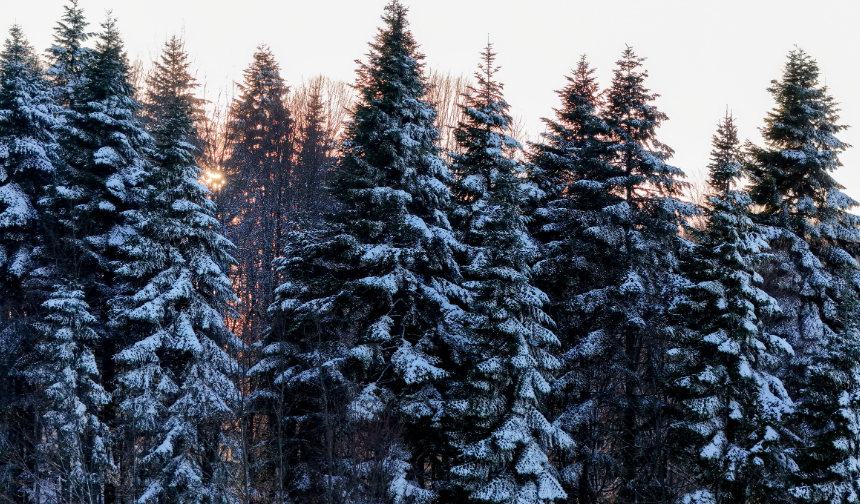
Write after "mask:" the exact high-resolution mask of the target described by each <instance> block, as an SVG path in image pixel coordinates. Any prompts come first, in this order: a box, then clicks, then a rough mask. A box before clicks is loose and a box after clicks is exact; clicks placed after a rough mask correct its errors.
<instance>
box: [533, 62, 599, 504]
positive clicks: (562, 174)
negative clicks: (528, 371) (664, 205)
mask: <svg viewBox="0 0 860 504" xmlns="http://www.w3.org/2000/svg"><path fill="white" fill-rule="evenodd" d="M567 81H568V84H567V85H566V86H565V87H564V88H563V89H561V90H559V91H558V92H557V94H558V95H559V98H560V99H561V105H562V106H561V108H559V109H556V111H555V112H556V114H555V115H556V118H555V119H554V120H551V119H544V123H545V124H546V126H547V130H548V132H547V133H545V134H544V135H543V138H544V141H543V142H542V143H540V144H536V145H533V152H532V155H531V162H532V164H533V166H534V169H533V170H534V179H535V182H536V183H537V185H538V186H539V187H540V188H541V190H542V193H543V197H542V198H541V200H540V202H539V204H538V205H537V206H536V207H535V208H533V209H532V210H531V212H530V217H531V223H530V227H531V231H532V234H533V235H534V237H535V239H536V241H537V242H538V244H539V245H540V260H539V261H538V262H537V263H536V264H535V266H534V268H533V269H534V272H535V281H536V285H537V286H538V287H540V288H541V289H542V290H543V291H544V292H546V293H547V296H548V297H549V300H550V304H549V313H550V314H551V315H552V318H553V320H554V321H556V324H557V334H558V336H559V339H560V340H561V352H560V354H561V355H566V353H567V352H569V351H571V350H572V349H574V348H575V347H576V346H577V345H578V344H579V343H580V341H581V339H582V336H581V331H582V330H583V325H584V324H585V323H586V321H587V320H588V318H589V316H588V314H587V313H588V312H589V311H591V312H594V311H595V308H597V307H596V306H595V305H599V303H600V297H599V296H597V299H595V300H593V301H591V302H589V303H588V304H585V305H583V304H580V303H575V302H571V300H572V299H574V297H575V296H577V295H578V294H579V293H581V292H583V291H585V290H586V289H588V288H589V287H590V286H594V284H593V283H592V282H593V280H594V278H595V276H594V275H600V274H601V272H602V271H606V265H604V264H600V260H601V252H600V251H601V250H602V249H603V248H604V247H605V245H604V244H603V243H602V242H600V241H597V240H594V237H595V235H593V234H589V235H588V236H585V237H583V233H584V232H586V230H588V229H589V228H590V225H591V224H592V223H599V222H600V220H595V217H598V218H599V216H600V214H599V213H598V212H597V211H599V210H600V209H602V208H603V207H604V206H610V205H612V204H613V203H615V202H616V201H615V200H614V199H613V198H611V195H610V194H608V193H607V192H606V189H605V187H604V186H603V185H602V184H591V183H589V182H587V181H588V180H595V179H596V180H601V179H603V178H608V177H612V176H613V171H614V170H615V168H614V167H613V166H612V165H611V164H609V160H610V159H611V150H610V144H609V142H608V138H609V134H610V132H609V128H608V126H607V124H606V123H605V122H604V121H603V119H601V117H600V112H601V109H602V107H603V105H604V96H603V93H602V92H601V91H600V88H599V86H598V84H597V81H596V79H595V78H594V69H593V68H592V67H591V66H590V65H589V64H588V62H587V61H586V58H585V56H582V57H581V58H580V60H579V62H578V63H577V66H576V68H575V69H574V70H573V72H572V75H570V76H568V77H567ZM583 219H585V220H583ZM598 278H599V277H598ZM598 292H600V291H598ZM583 312H586V313H585V314H583ZM597 323H599V322H598V321H595V324H597ZM598 358H599V356H598ZM597 362H599V361H595V362H591V361H590V360H589V358H588V356H581V357H577V356H576V354H569V355H568V358H566V359H565V362H564V368H563V370H562V372H561V373H560V375H561V377H560V379H559V380H556V381H555V382H554V384H553V394H552V396H551V399H550V400H549V402H550V405H551V408H552V409H553V410H554V413H555V415H556V416H557V417H559V418H560V421H559V422H558V423H559V425H562V426H563V427H564V428H565V429H566V431H567V432H568V433H569V434H570V435H571V436H572V437H573V438H574V439H575V442H576V449H575V450H570V451H560V452H559V453H558V460H559V467H560V468H561V469H562V475H563V476H564V479H563V483H564V487H565V490H566V491H567V493H568V494H569V495H571V496H574V495H575V496H576V499H577V500H578V501H579V502H582V503H591V502H595V501H596V500H597V499H598V495H597V494H598V492H599V491H600V487H601V484H600V483H599V482H600V481H603V480H605V479H607V478H609V479H611V478H612V475H611V471H612V468H613V467H612V464H608V463H607V458H606V457H604V456H603V455H602V448H601V447H602V446H603V443H604V441H605V439H606V438H607V437H608V436H609V432H608V431H607V429H608V428H609V426H608V425H607V424H605V423H604V422H601V421H599V414H600V411H601V409H602V408H606V405H605V404H602V403H601V401H602V400H604V399H605V394H598V393H596V392H597V390H598V389H599V388H600V387H601V384H602V383H604V379H605V372H606V371H605V370H601V366H602V364H598V363H597Z"/></svg>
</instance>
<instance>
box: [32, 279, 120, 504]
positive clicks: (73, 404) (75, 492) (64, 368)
mask: <svg viewBox="0 0 860 504" xmlns="http://www.w3.org/2000/svg"><path fill="white" fill-rule="evenodd" d="M44 308H45V311H46V313H45V315H44V316H43V319H42V322H41V323H39V324H38V330H39V332H40V335H41V338H40V341H39V344H38V346H37V347H36V352H35V356H33V357H30V358H29V359H28V360H30V361H31V363H30V365H29V366H28V368H27V370H26V372H25V376H26V377H27V378H28V379H29V380H30V382H31V383H33V384H35V385H36V386H38V387H39V388H40V389H41V390H42V391H43V394H44V396H45V401H44V402H43V403H42V404H41V405H40V406H41V408H44V409H43V416H44V420H45V422H44V424H45V433H44V435H43V438H42V443H41V446H40V447H39V451H40V452H41V453H42V454H43V459H42V461H41V463H40V464H39V465H38V466H37V468H36V470H37V479H36V480H35V481H34V484H33V489H32V491H31V496H32V497H36V499H37V500H36V501H37V502H57V503H60V502H98V500H99V499H100V498H101V496H102V486H103V485H104V483H105V479H106V475H107V474H110V472H111V471H112V470H113V457H112V453H111V444H112V443H111V440H110V435H111V433H110V430H109V428H108V425H106V424H105V423H104V422H103V421H102V419H101V418H100V416H99V415H98V413H99V411H100V410H101V409H102V408H104V406H105V405H107V404H108V402H109V401H110V396H109V394H108V393H107V392H106V391H105V389H104V387H103V386H102V385H101V384H100V383H99V382H100V373H99V366H98V365H97V363H96V358H95V355H94V353H93V350H92V349H93V348H95V347H97V346H98V345H99V344H100V340H102V339H103V335H100V334H99V332H98V331H96V329H95V328H94V327H95V326H97V323H98V320H97V319H96V317H94V316H93V315H92V314H91V313H90V306H89V305H88V304H87V303H86V301H85V299H84V293H83V292H82V291H80V290H76V289H71V288H69V287H67V286H64V285H58V286H56V288H55V290H54V292H53V294H51V297H50V299H48V300H47V301H45V303H44ZM41 408H40V409H41Z"/></svg>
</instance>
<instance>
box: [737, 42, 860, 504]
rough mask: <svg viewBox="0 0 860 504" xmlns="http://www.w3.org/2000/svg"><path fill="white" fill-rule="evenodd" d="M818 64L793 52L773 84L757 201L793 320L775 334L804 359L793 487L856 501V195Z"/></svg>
mask: <svg viewBox="0 0 860 504" xmlns="http://www.w3.org/2000/svg"><path fill="white" fill-rule="evenodd" d="M818 77H819V69H818V65H817V63H816V62H815V60H813V59H812V58H811V57H810V56H809V55H808V54H807V53H805V52H804V51H802V50H801V49H796V50H794V51H791V52H790V53H789V55H788V61H787V63H786V65H785V69H784V71H783V75H782V79H781V80H779V81H773V82H772V86H771V87H770V88H769V89H768V91H769V92H770V93H771V94H772V95H773V97H774V99H775V101H776V106H775V107H774V109H773V111H772V112H770V113H769V114H768V116H767V118H766V119H765V126H764V128H762V136H763V137H764V140H765V146H764V147H758V146H750V147H749V170H750V172H751V179H752V187H751V189H750V194H751V196H752V199H753V202H754V203H756V204H758V205H760V206H761V208H762V210H761V212H760V213H759V214H758V219H759V220H760V222H761V223H762V224H763V225H764V226H765V228H764V229H765V230H766V231H767V233H768V238H769V241H770V244H771V248H772V250H773V253H774V255H775V260H774V261H773V262H771V263H768V265H766V267H764V268H763V269H762V271H761V274H762V275H763V276H764V278H765V290H767V291H768V292H769V293H770V294H771V295H772V296H774V297H775V298H776V299H777V300H778V301H779V303H780V305H781V307H782V310H783V313H784V315H785V316H784V317H783V318H782V320H780V321H779V322H777V323H775V324H773V325H772V326H771V327H769V328H768V329H769V331H770V332H773V333H775V334H777V335H779V336H781V337H783V338H785V339H786V340H787V341H788V342H789V343H790V344H791V345H792V347H793V348H794V351H795V356H794V358H793V359H792V360H791V362H790V364H788V365H786V366H784V368H783V370H782V373H781V374H780V377H781V378H782V380H783V382H784V383H785V385H786V387H787V388H788V391H789V394H790V395H791V396H792V398H794V400H795V402H796V404H797V408H796V413H795V415H794V416H793V419H792V422H791V429H792V431H793V432H795V433H796V434H797V435H798V436H800V440H799V442H800V445H799V446H798V447H797V456H796V457H795V459H796V461H797V463H798V465H799V471H798V472H797V478H796V479H795V481H794V483H793V485H794V488H793V490H792V492H793V494H794V496H795V497H796V498H798V499H799V500H802V501H805V502H854V501H856V500H857V499H858V498H860V497H858V493H859V492H860V367H858V362H860V347H858V342H860V339H858V338H860V335H858V327H860V324H858V318H860V311H858V302H860V296H858V289H860V283H858V280H860V276H858V264H857V260H856V257H855V256H856V253H857V250H858V241H860V217H858V216H856V215H854V214H852V213H850V212H849V210H850V209H851V208H853V207H856V206H857V202H856V201H854V200H853V199H851V198H850V197H848V196H846V195H845V194H844V193H842V192H841V190H842V189H843V187H842V186H841V185H839V184H838V183H837V182H836V181H835V180H834V179H833V177H832V176H831V172H833V171H834V170H835V169H836V168H838V167H839V166H841V163H840V161H839V157H838V156H839V153H841V152H842V151H844V150H845V149H846V148H847V147H848V145H847V144H845V143H843V142H841V141H840V140H839V139H838V138H837V137H836V135H837V134H839V133H840V132H841V131H842V130H843V129H844V128H845V126H842V125H840V124H838V122H837V121H838V119H839V118H838V116H837V112H838V110H837V108H836V105H835V104H834V102H833V99H832V98H831V97H830V96H829V94H828V92H827V89H826V87H824V86H821V85H820V84H819V82H818Z"/></svg>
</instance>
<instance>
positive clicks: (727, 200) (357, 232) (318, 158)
mask: <svg viewBox="0 0 860 504" xmlns="http://www.w3.org/2000/svg"><path fill="white" fill-rule="evenodd" d="M474 49H475V51H474V53H475V62H476V67H475V68H476V70H475V72H474V75H473V76H472V77H471V78H466V77H461V76H454V75H450V74H445V73H441V72H438V71H434V70H431V69H429V68H428V67H427V66H426V64H425V63H424V56H423V55H422V54H421V52H420V44H419V41H417V40H416V39H415V37H414V35H413V33H412V31H411V29H410V24H409V9H408V8H407V7H406V6H405V5H403V4H402V3H400V1H399V0H391V1H390V2H389V3H388V4H387V5H386V6H385V9H384V11H383V13H382V18H381V24H380V27H379V28H378V30H377V33H376V35H375V36H374V37H373V38H372V40H370V41H369V45H368V48H367V52H366V54H365V55H364V57H363V58H362V59H360V60H359V61H357V64H358V69H357V72H356V78H355V81H354V82H349V83H346V82H341V81H338V80H335V79H331V78H328V77H325V76H318V77H314V78H312V79H309V80H307V81H305V82H303V83H302V84H300V85H296V84H292V85H291V84H290V83H288V82H287V81H286V80H285V79H284V78H283V76H282V74H281V66H280V63H279V61H278V59H277V58H276V56H275V54H274V53H273V51H272V50H271V49H270V48H269V47H268V46H266V45H260V46H259V47H258V48H257V49H256V51H255V52H254V54H253V56H252V58H251V60H250V62H249V64H248V66H247V68H246V69H245V71H244V72H243V75H242V78H241V81H240V82H237V83H236V92H235V94H234V95H233V96H229V97H226V96H224V97H222V98H220V99H219V100H217V101H215V102H214V103H213V102H212V101H207V99H206V98H205V97H204V95H203V93H202V90H201V87H202V86H201V83H200V82H198V80H197V78H196V76H195V74H194V72H193V68H192V55H190V54H189V53H188V51H187V50H186V47H185V41H184V40H183V39H182V38H181V37H178V36H172V37H170V38H168V40H166V41H165V43H164V45H163V47H162V48H161V51H160V53H159V55H158V57H157V58H156V59H155V60H154V61H152V62H151V64H149V65H141V64H135V63H133V62H132V61H130V59H129V57H128V55H127V52H126V48H125V46H124V43H123V38H122V34H121V33H120V30H119V28H118V25H117V22H116V19H114V18H113V17H112V16H111V15H110V14H108V15H107V17H106V19H105V20H104V21H103V22H101V23H100V24H98V25H96V26H93V25H91V24H90V22H89V21H88V19H87V16H86V13H85V12H84V11H83V9H82V8H81V6H80V5H79V3H78V1H77V0H69V1H68V2H67V3H66V5H65V6H64V10H63V13H62V17H61V18H60V20H59V21H58V22H57V24H56V26H55V28H54V41H53V45H52V46H51V48H50V49H48V51H47V52H46V53H44V54H40V53H37V51H36V50H35V49H34V48H33V47H32V46H31V44H30V43H29V42H28V40H27V38H26V36H25V34H24V33H23V30H22V29H21V27H20V26H18V25H12V27H11V28H10V30H9V33H8V36H7V38H6V40H5V43H4V45H3V49H2V51H0V286H2V296H0V502H10V503H18V504H24V503H40V504H41V503H52V504H53V503H56V504H61V503H62V504H66V503H68V504H72V503H74V504H78V503H81V504H83V503H87V504H93V503H99V504H120V503H128V504H131V503H139V504H149V503H157V504H161V503H165V504H166V503H171V504H172V503H182V504H185V503H189V504H190V503H194V504H197V503H200V504H239V503H242V504H252V503H254V504H264V503H279V504H281V503H321V504H322V503H326V504H334V503H343V504H346V503H355V504H358V503H368V504H370V503H374V504H377V503H391V504H425V503H427V504H429V503H451V502H457V503H461V502H462V503H471V502H474V503H505V504H507V503H511V504H514V503H516V504H526V503H535V504H538V503H540V504H551V503H562V502H565V503H568V502H576V503H578V504H598V503H606V504H610V503H616V504H633V503H657V502H660V503H670V502H678V503H684V504H694V503H695V504H723V503H751V502H756V503H764V502H773V503H781V504H784V503H792V504H806V503H810V504H812V503H814V504H818V503H822V504H824V503H828V504H830V503H852V502H856V501H858V499H860V496H858V493H859V492H860V458H858V457H860V332H858V331H860V263H858V260H860V217H858V215H857V214H856V213H855V212H856V207H857V205H858V203H857V202H856V201H854V200H853V199H852V198H851V197H849V196H848V195H846V194H845V193H844V192H843V191H844V189H845V188H844V187H843V186H842V185H840V183H839V182H838V181H837V180H836V179H835V178H834V172H835V171H836V170H837V169H838V168H840V167H841V166H842V163H841V162H840V155H842V154H843V152H845V151H846V150H847V149H849V148H850V145H848V144H846V143H845V142H844V141H842V140H841V139H840V138H842V137H843V132H844V130H845V129H846V128H847V127H848V126H847V125H844V124H842V123H841V121H840V117H839V113H840V110H839V106H838V103H837V101H836V99H835V98H834V97H833V96H832V95H831V91H830V88H828V87H827V85H826V84H825V77H824V76H823V75H821V72H820V70H819V67H818V64H817V62H816V60H815V59H814V58H813V56H812V55H810V54H808V53H806V52H805V51H804V50H803V49H801V48H798V47H795V48H794V49H793V50H791V51H790V52H789V53H788V54H787V57H786V59H785V61H784V65H783V69H782V73H781V75H775V76H774V80H773V81H772V82H771V84H770V86H769V87H768V88H767V92H768V93H769V94H770V96H771V97H772V100H773V104H772V109H771V110H770V112H768V113H767V115H766V116H765V117H764V118H763V122H762V125H761V128H760V132H761V136H762V139H763V141H762V142H760V143H753V142H751V141H746V142H744V141H742V140H741V136H740V135H741V132H739V131H738V127H737V121H736V118H735V112H734V111H729V110H727V111H726V112H725V115H724V116H722V117H715V118H714V122H715V125H716V127H715V131H714V133H713V136H712V144H711V145H712V148H711V151H710V162H709V163H708V165H707V166H706V167H704V168H705V169H706V172H707V180H706V181H705V182H704V183H703V184H701V185H694V184H691V183H690V182H689V181H688V179H687V176H686V175H685V172H684V171H683V170H682V169H681V168H679V167H677V166H675V165H674V164H673V154H674V150H673V149H672V147H670V146H669V145H666V144H665V143H663V140H662V139H661V135H660V128H661V126H662V125H663V124H664V123H666V122H667V121H669V117H668V116H667V114H666V113H665V112H664V111H662V110H660V109H659V108H658V107H657V104H656V101H655V100H656V99H657V98H658V97H659V94H658V92H659V90H651V89H650V84H649V73H648V70H647V68H646V59H645V58H644V57H643V56H640V55H639V54H637V52H636V51H635V50H634V47H632V46H625V47H623V48H619V56H618V60H617V61H616V62H615V63H614V67H613V72H612V77H611V80H610V81H609V82H604V83H601V82H598V80H597V77H596V74H595V70H594V67H593V66H592V63H591V62H590V61H589V59H588V58H587V57H586V56H585V55H582V56H577V57H576V58H575V61H576V63H575V66H574V68H573V69H572V70H571V71H570V72H569V73H568V74H567V75H566V76H565V77H564V78H565V84H564V86H563V87H562V88H561V89H558V90H556V91H555V93H556V95H557V98H558V104H557V106H556V107H555V108H554V109H553V110H548V111H547V115H546V117H544V118H542V119H541V121H542V123H543V125H544V132H543V133H542V134H541V135H539V136H536V137H534V138H530V137H529V136H528V135H526V134H524V130H523V122H522V121H521V120H518V119H517V118H515V117H514V116H513V115H512V113H511V109H512V104H509V103H508V102H507V100H506V98H505V89H504V83H503V82H501V81H500V80H499V79H498V76H497V72H498V70H499V65H498V64H497V56H498V55H497V53H496V50H495V49H494V45H493V43H491V41H488V42H487V44H486V46H485V47H483V48H474ZM601 63H603V64H608V63H609V62H601ZM737 113H738V114H748V113H754V112H750V111H737Z"/></svg>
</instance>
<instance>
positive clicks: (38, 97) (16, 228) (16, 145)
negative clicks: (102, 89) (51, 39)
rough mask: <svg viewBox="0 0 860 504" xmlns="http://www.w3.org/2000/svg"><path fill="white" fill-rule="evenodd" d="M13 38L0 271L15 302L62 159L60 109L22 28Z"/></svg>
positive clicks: (4, 129) (4, 71) (0, 95)
mask: <svg viewBox="0 0 860 504" xmlns="http://www.w3.org/2000/svg"><path fill="white" fill-rule="evenodd" d="M9 35H10V38H9V39H7V40H6V43H5V45H4V49H3V52H2V54H0V111H2V112H0V159H2V163H3V164H2V166H0V184H2V186H0V204H2V207H0V208H2V211H0V268H2V273H3V276H2V279H3V286H4V287H5V289H4V292H6V293H7V295H9V297H14V296H17V295H19V294H20V292H21V291H20V288H21V285H20V281H16V280H18V279H20V278H21V277H23V276H24V275H25V274H26V273H27V270H28V269H29V267H30V257H31V255H32V250H33V248H34V247H36V246H38V243H39V241H40V238H39V230H38V228H37V226H36V221H37V220H38V212H37V211H36V202H37V201H38V199H39V198H40V197H41V195H42V194H43V190H44V189H43V188H44V186H46V185H47V184H48V183H49V182H50V180H51V176H52V175H53V173H54V171H55V170H56V164H57V163H58V159H57V145H56V140H55V138H54V134H53V130H54V128H55V125H56V121H55V120H54V117H53V116H54V114H55V113H56V107H55V106H54V105H53V104H52V102H51V100H50V97H49V96H48V93H47V85H46V82H45V81H44V80H43V78H42V75H41V73H42V71H41V68H40V67H39V62H38V60H37V58H36V56H35V54H34V53H33V49H32V47H30V45H29V43H28V42H27V40H26V39H25V38H24V34H23V32H22V31H21V27H20V26H18V25H13V26H12V28H11V29H10V30H9Z"/></svg>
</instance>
